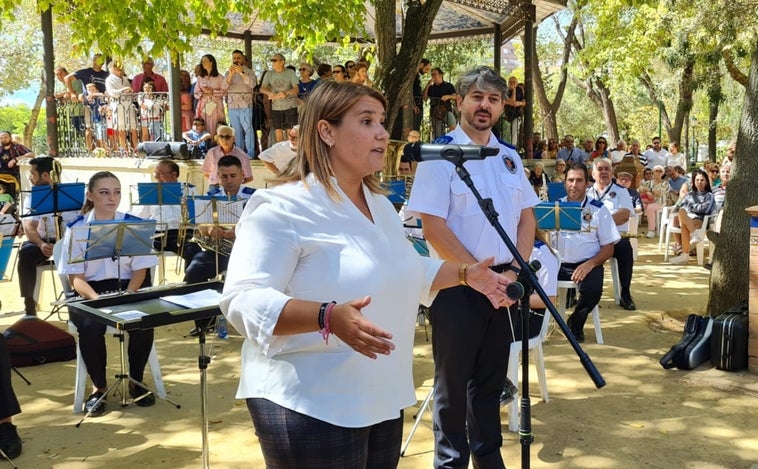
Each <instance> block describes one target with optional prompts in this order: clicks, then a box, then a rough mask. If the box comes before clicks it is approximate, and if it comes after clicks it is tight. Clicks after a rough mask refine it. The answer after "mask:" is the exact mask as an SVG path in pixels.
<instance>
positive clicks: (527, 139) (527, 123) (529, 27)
mask: <svg viewBox="0 0 758 469" xmlns="http://www.w3.org/2000/svg"><path fill="white" fill-rule="evenodd" d="M521 13H522V15H524V95H525V98H526V106H525V107H524V129H523V133H524V152H525V154H524V158H532V156H533V150H534V149H533V148H532V133H533V131H534V119H533V112H534V82H533V79H532V69H533V68H534V50H535V43H536V34H535V33H536V31H535V28H534V23H535V21H537V7H536V6H535V5H534V4H533V3H532V2H531V1H530V0H525V1H524V2H522V3H521Z"/></svg>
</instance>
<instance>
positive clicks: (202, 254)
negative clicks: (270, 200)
mask: <svg viewBox="0 0 758 469" xmlns="http://www.w3.org/2000/svg"><path fill="white" fill-rule="evenodd" d="M217 174H218V179H219V182H220V183H221V186H220V187H218V188H211V190H210V191H208V195H209V196H213V197H237V198H238V199H249V198H250V196H251V195H253V192H255V189H251V188H249V187H245V186H242V183H243V181H244V178H245V175H244V173H243V171H242V164H241V163H240V161H239V159H238V158H237V157H234V156H229V155H227V156H223V157H221V159H220V160H218V171H217ZM195 236H196V237H198V236H204V237H208V238H210V239H213V240H229V241H231V242H232V243H233V242H234V239H235V234H234V230H233V229H224V228H222V227H215V226H214V227H203V228H198V229H197V230H196V232H195ZM193 244H195V243H188V245H187V246H186V249H188V250H189V249H194V252H195V254H194V256H193V257H192V258H191V259H189V261H190V262H189V264H187V268H186V269H185V271H184V281H185V282H187V283H200V282H207V281H208V280H211V279H212V278H214V277H216V276H217V275H218V273H220V272H223V271H225V270H226V266H227V265H228V264H229V256H228V255H224V254H221V253H220V252H219V253H216V252H214V251H211V250H208V249H206V250H203V249H200V248H195V247H193V246H192V245H193ZM217 261H218V264H217Z"/></svg>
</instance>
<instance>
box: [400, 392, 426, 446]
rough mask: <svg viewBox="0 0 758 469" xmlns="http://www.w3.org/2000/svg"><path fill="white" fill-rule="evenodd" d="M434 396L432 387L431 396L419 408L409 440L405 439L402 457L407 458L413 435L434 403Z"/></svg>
mask: <svg viewBox="0 0 758 469" xmlns="http://www.w3.org/2000/svg"><path fill="white" fill-rule="evenodd" d="M433 395H434V386H432V389H430V390H429V394H427V395H426V398H425V399H424V402H423V403H422V404H421V407H419V409H418V413H417V414H416V421H415V422H413V428H411V432H410V433H409V434H408V438H406V439H405V443H404V444H403V449H401V450H400V457H403V456H405V450H407V449H408V445H410V444H411V439H412V438H413V435H414V434H415V433H416V429H417V428H418V426H419V425H420V424H421V418H422V417H423V416H424V414H425V413H426V411H427V409H428V408H429V404H430V403H431V401H432V396H433Z"/></svg>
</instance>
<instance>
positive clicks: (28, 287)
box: [18, 239, 55, 312]
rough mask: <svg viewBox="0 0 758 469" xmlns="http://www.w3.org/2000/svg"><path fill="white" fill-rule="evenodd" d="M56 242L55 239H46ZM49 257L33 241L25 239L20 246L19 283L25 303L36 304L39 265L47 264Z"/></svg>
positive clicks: (52, 242) (49, 241)
mask: <svg viewBox="0 0 758 469" xmlns="http://www.w3.org/2000/svg"><path fill="white" fill-rule="evenodd" d="M44 241H45V242H47V243H50V244H54V243H55V240H54V239H52V240H44ZM48 259H49V258H48V257H47V256H45V255H44V254H42V249H40V248H39V246H37V245H36V244H34V243H32V242H31V241H24V242H23V243H22V244H21V247H20V248H18V285H19V289H20V290H21V298H24V301H25V304H26V305H27V306H28V305H32V306H36V300H35V299H34V289H35V287H36V286H37V266H40V265H42V264H45V263H46V262H47V260H48ZM27 312H28V311H27Z"/></svg>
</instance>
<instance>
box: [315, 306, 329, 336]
mask: <svg viewBox="0 0 758 469" xmlns="http://www.w3.org/2000/svg"><path fill="white" fill-rule="evenodd" d="M327 306H329V303H321V306H319V308H318V330H319V331H320V330H323V329H324V314H325V313H326V307H327Z"/></svg>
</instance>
